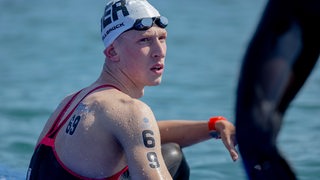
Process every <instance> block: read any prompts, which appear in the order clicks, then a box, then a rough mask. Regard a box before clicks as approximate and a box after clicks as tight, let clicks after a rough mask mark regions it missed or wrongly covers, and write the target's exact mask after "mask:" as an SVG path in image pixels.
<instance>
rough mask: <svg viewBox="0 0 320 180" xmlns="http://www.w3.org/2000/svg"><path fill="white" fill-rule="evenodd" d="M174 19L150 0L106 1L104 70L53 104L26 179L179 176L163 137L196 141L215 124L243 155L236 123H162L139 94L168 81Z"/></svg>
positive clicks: (186, 142) (216, 120)
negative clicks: (170, 21)
mask: <svg viewBox="0 0 320 180" xmlns="http://www.w3.org/2000/svg"><path fill="white" fill-rule="evenodd" d="M167 24H168V20H167V19H166V18H165V17H163V16H160V14H159V12H158V11H157V10H156V9H155V8H154V7H153V6H151V5H150V4H149V3H148V2H147V1H145V0H113V1H111V2H109V3H108V4H107V6H106V8H105V12H104V15H103V17H102V21H101V25H102V26H101V27H102V28H101V31H102V39H103V42H104V45H105V47H106V48H105V50H104V53H105V56H106V59H105V64H104V66H103V69H102V72H101V75H100V76H99V77H98V79H97V80H96V81H95V82H94V83H93V84H91V85H90V86H88V87H86V88H84V89H82V90H81V91H79V92H77V93H74V94H72V95H70V96H68V97H66V98H65V99H64V100H63V101H62V102H61V104H60V105H59V106H58V108H57V109H56V110H55V111H54V113H53V114H52V116H51V117H50V118H49V120H48V122H47V124H46V125H45V127H44V129H43V131H42V133H41V135H40V137H39V141H38V146H37V147H36V150H35V153H34V155H33V158H32V160H31V163H30V167H29V171H28V177H27V178H30V179H50V178H51V179H76V178H82V179H89V178H91V179H92V178H94V179H98V178H99V179H101V178H104V179H119V178H122V177H123V174H126V173H124V172H127V171H128V172H129V174H130V178H131V179H139V180H141V179H153V180H156V179H172V177H175V174H172V175H170V173H169V171H168V168H169V167H168V165H169V164H170V163H167V164H165V162H164V158H163V156H166V154H165V153H164V154H162V152H161V146H162V145H161V144H166V143H170V142H174V143H176V144H178V145H179V146H181V147H185V146H189V145H193V144H195V143H198V142H201V141H204V140H208V139H210V138H211V136H210V134H209V130H213V132H215V130H216V131H217V132H218V133H219V134H220V136H221V138H222V140H223V142H224V144H225V146H226V148H227V149H228V150H229V151H230V155H231V157H232V159H233V160H236V159H237V158H238V154H237V152H236V150H235V145H236V142H235V128H234V126H233V125H232V124H231V123H230V122H228V121H226V120H224V119H223V118H211V120H210V123H208V121H207V120H206V121H186V120H184V121H182V120H180V121H176V120H175V121H174V120H170V121H160V122H157V121H156V118H155V117H154V115H153V113H152V111H151V109H150V108H149V107H148V106H147V105H146V104H145V103H143V102H141V101H140V100H138V98H140V97H142V96H143V93H144V87H145V86H155V85H158V84H160V82H161V78H162V74H163V71H164V64H165V55H166V38H167V32H166V30H165V27H166V26H167ZM208 124H209V128H208ZM164 147H166V146H164ZM164 147H163V148H164ZM163 152H164V150H163ZM167 162H168V161H167ZM178 166H179V165H178Z"/></svg>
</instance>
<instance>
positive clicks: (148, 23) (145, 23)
mask: <svg viewBox="0 0 320 180" xmlns="http://www.w3.org/2000/svg"><path fill="white" fill-rule="evenodd" d="M168 22H169V21H168V19H167V18H166V17H164V16H159V17H153V18H141V19H137V20H136V22H135V23H134V24H133V27H132V28H130V29H134V30H137V31H144V30H147V29H149V28H151V27H152V26H153V24H154V23H155V24H156V25H157V26H159V27H161V28H165V27H167V25H168Z"/></svg>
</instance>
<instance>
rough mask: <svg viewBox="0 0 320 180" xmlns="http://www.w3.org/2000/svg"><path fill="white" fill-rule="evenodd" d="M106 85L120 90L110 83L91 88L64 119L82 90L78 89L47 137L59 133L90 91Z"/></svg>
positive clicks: (53, 136) (51, 137)
mask: <svg viewBox="0 0 320 180" xmlns="http://www.w3.org/2000/svg"><path fill="white" fill-rule="evenodd" d="M106 87H113V88H115V89H117V90H119V89H118V88H117V87H115V86H113V85H109V84H104V85H101V86H97V87H95V88H93V89H92V90H90V91H89V92H88V93H87V94H85V95H84V96H83V97H82V98H81V99H80V101H79V102H78V103H77V104H76V106H74V108H73V109H72V110H71V111H70V112H69V114H68V115H67V116H66V117H65V118H64V119H63V120H61V119H62V117H63V116H64V115H65V113H66V111H67V109H68V108H70V106H71V103H72V102H73V101H74V100H75V98H76V97H77V96H78V95H79V94H80V92H81V91H83V89H82V90H80V91H78V92H77V93H76V94H74V95H73V97H72V98H71V99H70V100H69V102H68V103H67V104H66V105H65V107H64V108H63V110H62V111H61V112H60V114H59V116H58V117H57V118H56V120H55V122H54V124H53V125H52V126H51V129H50V130H49V132H48V133H47V134H46V137H48V138H50V139H54V138H55V136H56V135H57V132H58V131H59V130H60V129H61V127H62V126H63V125H64V124H65V123H66V122H67V121H68V120H69V118H70V116H71V115H72V113H73V112H74V111H75V109H76V108H77V107H78V105H79V104H80V103H81V101H82V100H83V99H84V98H86V97H87V96H88V95H89V94H90V93H92V92H94V91H96V90H98V89H101V88H106Z"/></svg>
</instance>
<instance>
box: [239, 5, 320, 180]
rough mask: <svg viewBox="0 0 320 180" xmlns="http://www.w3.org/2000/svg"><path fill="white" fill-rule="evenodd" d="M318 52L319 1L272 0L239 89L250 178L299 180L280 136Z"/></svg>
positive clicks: (241, 134)
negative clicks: (279, 141)
mask: <svg viewBox="0 0 320 180" xmlns="http://www.w3.org/2000/svg"><path fill="white" fill-rule="evenodd" d="M319 52H320V0H270V1H269V2H268V4H267V6H266V8H265V11H264V13H263V15H262V18H261V20H260V23H259V25H258V27H257V29H256V32H255V34H254V36H253V37H252V39H251V42H250V44H249V47H248V49H247V52H246V54H245V56H244V61H243V64H242V69H241V74H240V79H239V84H238V90H237V104H236V131H237V139H238V143H239V150H240V153H241V156H242V158H243V162H244V167H245V170H246V173H247V175H248V177H249V179H258V180H264V179H268V180H269V179H272V180H275V179H281V180H286V179H296V177H295V174H294V172H293V171H292V169H291V168H290V166H289V164H288V163H287V162H286V160H285V159H284V158H283V157H282V155H281V154H280V152H279V151H278V148H277V145H276V141H277V135H278V132H279V131H280V128H281V124H282V119H283V116H284V114H285V111H286V109H287V108H288V106H289V104H290V102H291V101H292V100H293V98H294V97H295V95H296V94H297V93H298V91H299V90H300V88H301V87H302V86H303V84H304V82H305V81H306V79H307V78H308V76H309V74H310V72H311V71H312V69H313V67H314V66H315V64H316V62H317V60H318V58H319ZM319 92H320V91H319ZM301 121H306V123H307V121H308V120H305V119H301ZM305 131H307V129H305ZM297 147H299V146H298V145H297Z"/></svg>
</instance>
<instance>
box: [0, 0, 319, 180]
mask: <svg viewBox="0 0 320 180" xmlns="http://www.w3.org/2000/svg"><path fill="white" fill-rule="evenodd" d="M151 2H152V3H153V4H154V5H155V6H156V7H157V8H158V9H159V10H160V12H162V14H163V15H165V16H167V17H168V18H169V20H170V24H169V26H168V32H169V38H168V54H167V62H166V72H165V75H164V79H163V83H162V85H160V86H158V87H148V88H146V92H145V96H144V97H143V98H142V100H144V101H145V102H146V103H148V104H149V105H150V106H151V108H152V109H153V110H154V113H155V115H156V117H157V118H158V119H207V118H208V117H210V116H212V115H223V116H226V117H228V118H229V119H230V121H232V122H234V101H235V89H236V84H237V79H238V73H239V69H240V64H241V59H242V56H243V53H244V51H245V49H246V46H247V43H248V41H249V39H250V37H251V35H252V33H253V31H254V28H255V25H256V23H257V21H258V19H259V16H260V13H261V11H262V9H263V7H264V5H265V2H266V1H265V0H247V1H230V0H215V1H214V0H201V1H191V0H184V1H172V0H161V1H156V0H152V1H151ZM104 3H105V1H85V0H68V1H63V0H56V1H49V0H29V1H24V0H0V100H1V103H0V123H1V124H0V180H10V179H24V177H25V174H26V169H27V166H28V163H29V160H30V156H31V154H32V151H33V148H34V145H35V142H36V140H37V137H38V135H39V133H40V131H41V129H42V126H43V125H44V123H45V121H46V119H47V118H48V116H49V115H50V113H51V112H52V110H53V109H54V108H55V107H56V106H57V104H58V103H59V101H60V100H61V99H62V98H63V97H64V96H65V95H66V94H68V93H70V92H72V91H75V90H78V89H80V88H82V87H83V86H86V85H87V84H89V83H91V82H92V81H94V80H95V79H96V77H97V76H98V75H99V73H100V70H101V65H102V63H103V60H104V59H103V54H102V50H103V45H102V42H101V40H100V36H99V28H100V27H99V19H100V16H101V14H102V11H103V6H104ZM319 89H320V67H319V64H318V65H317V66H316V69H315V71H314V72H313V74H312V76H311V77H310V78H309V80H308V82H307V83H306V85H305V86H304V88H303V89H302V91H301V92H300V93H299V95H298V97H297V98H296V99H295V100H294V102H293V103H292V105H291V107H290V109H289V111H288V112H287V114H286V117H285V122H284V124H283V129H282V131H281V133H280V135H279V147H280V148H281V150H282V151H283V154H284V155H285V156H286V158H287V159H288V161H289V162H290V163H291V165H292V166H293V168H294V169H295V171H296V173H297V175H298V177H299V179H302V180H314V179H319V178H320V158H319V157H320V150H319V149H320V140H319V139H320V131H319V130H318V129H319V128H320V123H319V117H320V100H319V99H320V98H319ZM249 140H250V139H248V141H249ZM184 151H185V153H186V156H187V160H188V162H189V165H190V167H191V179H192V180H198V179H201V180H202V179H221V180H233V179H238V180H241V179H246V176H245V173H244V171H243V169H242V164H241V159H240V161H238V162H235V163H234V162H232V161H231V159H230V157H229V155H228V153H227V152H226V150H225V149H224V147H223V144H222V143H221V141H220V140H211V141H207V142H205V143H201V144H197V145H195V146H193V147H189V148H186V149H185V150H184Z"/></svg>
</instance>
